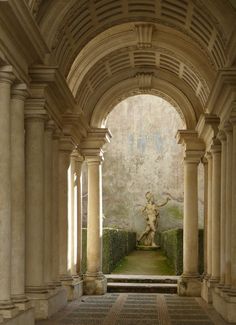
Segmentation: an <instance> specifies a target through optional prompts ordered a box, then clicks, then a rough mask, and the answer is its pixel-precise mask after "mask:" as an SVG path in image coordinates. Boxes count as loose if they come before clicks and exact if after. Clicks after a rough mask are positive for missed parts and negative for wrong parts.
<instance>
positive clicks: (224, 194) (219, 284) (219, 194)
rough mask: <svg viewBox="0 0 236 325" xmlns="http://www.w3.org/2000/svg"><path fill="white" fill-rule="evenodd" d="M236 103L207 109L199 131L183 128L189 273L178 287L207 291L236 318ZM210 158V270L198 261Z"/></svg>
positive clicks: (218, 307) (185, 259) (206, 233)
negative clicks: (224, 110)
mask: <svg viewBox="0 0 236 325" xmlns="http://www.w3.org/2000/svg"><path fill="white" fill-rule="evenodd" d="M235 116H236V107H235V104H234V102H233V104H232V107H231V109H229V114H228V116H227V118H224V119H223V118H222V119H221V118H220V117H217V116H216V115H214V114H203V115H202V116H201V117H200V119H199V122H198V125H197V127H196V130H194V131H179V132H178V135H177V138H178V142H179V143H182V144H183V145H184V146H185V157H184V238H183V242H184V248H183V274H182V276H181V277H180V280H179V286H178V292H179V294H180V295H183V296H200V295H201V296H202V298H203V299H204V300H206V301H207V302H208V303H213V306H214V307H215V309H216V310H217V311H218V312H219V313H220V314H221V315H222V316H223V317H224V318H225V319H227V320H228V321H230V322H235V321H236V281H235V279H236V267H235V266H236V237H235V233H236V219H235V215H236V200H235V199H236V197H235V196H236V194H235V193H236V118H235ZM200 162H203V164H204V182H205V184H204V190H205V194H204V201H205V202H204V205H205V208H204V214H205V222H204V273H203V274H202V275H200V274H199V265H198V172H197V170H198V165H199V163H200Z"/></svg>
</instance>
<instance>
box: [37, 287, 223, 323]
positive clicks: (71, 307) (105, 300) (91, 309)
mask: <svg viewBox="0 0 236 325" xmlns="http://www.w3.org/2000/svg"><path fill="white" fill-rule="evenodd" d="M209 308H210V307H208V306H207V305H206V304H204V303H203V302H202V301H200V300H199V299H195V298H183V297H178V296H177V295H161V294H136V293H132V294H129V293H121V294H118V293H110V294H106V295H104V296H85V297H82V299H81V300H80V301H76V302H72V303H70V304H68V306H67V307H66V308H64V309H63V310H61V311H60V312H58V313H57V314H56V315H54V316H53V317H52V318H50V319H49V320H45V321H38V322H36V324H37V325H225V324H227V323H226V322H224V321H223V320H222V319H221V317H220V316H219V315H217V314H216V313H215V312H214V311H213V310H212V309H211V310H210V312H209V310H208V309H209ZM212 315H213V316H214V317H213V316H212Z"/></svg>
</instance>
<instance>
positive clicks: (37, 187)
mask: <svg viewBox="0 0 236 325" xmlns="http://www.w3.org/2000/svg"><path fill="white" fill-rule="evenodd" d="M45 116H46V112H45V110H44V102H43V103H42V102H41V101H40V100H39V101H38V100H37V99H35V100H34V99H32V100H27V102H26V114H25V119H26V123H25V128H26V292H27V293H28V295H31V296H35V295H36V294H43V293H47V288H46V286H45V283H44V123H45Z"/></svg>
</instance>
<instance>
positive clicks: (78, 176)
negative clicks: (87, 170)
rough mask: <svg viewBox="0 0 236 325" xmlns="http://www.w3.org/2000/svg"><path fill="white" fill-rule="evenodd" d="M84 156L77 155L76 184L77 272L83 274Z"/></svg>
mask: <svg viewBox="0 0 236 325" xmlns="http://www.w3.org/2000/svg"><path fill="white" fill-rule="evenodd" d="M83 161H84V159H83V157H82V156H80V155H77V157H76V165H75V166H76V184H77V229H78V230H77V268H76V269H77V274H78V275H79V276H81V275H82V164H83Z"/></svg>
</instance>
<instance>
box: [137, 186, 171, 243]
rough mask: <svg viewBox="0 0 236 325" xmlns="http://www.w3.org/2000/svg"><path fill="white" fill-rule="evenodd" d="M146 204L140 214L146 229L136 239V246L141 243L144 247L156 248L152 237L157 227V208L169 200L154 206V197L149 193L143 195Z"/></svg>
mask: <svg viewBox="0 0 236 325" xmlns="http://www.w3.org/2000/svg"><path fill="white" fill-rule="evenodd" d="M145 197H146V200H147V203H146V205H145V207H144V208H143V209H142V214H143V215H144V216H145V219H146V229H145V230H144V232H143V233H142V234H141V235H140V236H139V238H138V244H140V242H141V241H142V243H143V244H144V246H152V247H157V245H156V243H155V240H154V237H155V233H156V231H157V227H158V218H159V215H160V214H159V210H158V208H160V207H163V206H165V205H166V204H167V203H168V201H169V200H170V198H169V197H168V198H167V199H166V202H165V203H163V204H160V205H158V204H155V203H154V197H153V194H152V193H151V192H147V193H146V194H145Z"/></svg>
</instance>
